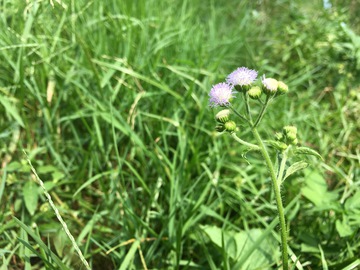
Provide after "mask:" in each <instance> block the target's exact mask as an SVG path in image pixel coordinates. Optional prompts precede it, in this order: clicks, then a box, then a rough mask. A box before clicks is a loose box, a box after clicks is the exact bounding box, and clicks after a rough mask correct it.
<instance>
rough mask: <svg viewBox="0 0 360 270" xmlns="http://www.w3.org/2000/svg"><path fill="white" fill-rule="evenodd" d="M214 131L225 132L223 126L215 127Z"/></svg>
mask: <svg viewBox="0 0 360 270" xmlns="http://www.w3.org/2000/svg"><path fill="white" fill-rule="evenodd" d="M215 130H216V131H217V132H223V131H225V126H224V125H223V124H220V125H217V126H216V127H215Z"/></svg>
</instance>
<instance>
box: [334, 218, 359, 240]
mask: <svg viewBox="0 0 360 270" xmlns="http://www.w3.org/2000/svg"><path fill="white" fill-rule="evenodd" d="M335 225H336V230H337V231H338V233H339V235H340V237H347V236H350V235H352V234H353V233H354V231H353V229H352V228H351V226H350V225H349V222H348V220H347V218H346V216H343V220H342V221H340V220H339V219H338V220H336V223H335Z"/></svg>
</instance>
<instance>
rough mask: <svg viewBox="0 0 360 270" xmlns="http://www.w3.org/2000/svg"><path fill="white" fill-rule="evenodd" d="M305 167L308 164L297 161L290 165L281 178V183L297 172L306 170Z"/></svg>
mask: <svg viewBox="0 0 360 270" xmlns="http://www.w3.org/2000/svg"><path fill="white" fill-rule="evenodd" d="M307 166H309V163H307V162H305V161H299V162H295V163H294V164H293V165H291V166H290V167H289V168H288V169H287V170H286V174H285V176H284V178H283V181H284V180H285V179H286V178H288V177H289V176H290V175H292V174H294V173H296V172H297V171H300V170H302V169H305V168H307Z"/></svg>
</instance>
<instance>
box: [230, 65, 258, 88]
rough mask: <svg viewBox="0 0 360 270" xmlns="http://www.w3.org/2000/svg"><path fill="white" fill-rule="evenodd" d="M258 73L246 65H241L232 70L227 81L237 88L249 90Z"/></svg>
mask: <svg viewBox="0 0 360 270" xmlns="http://www.w3.org/2000/svg"><path fill="white" fill-rule="evenodd" d="M257 75H258V73H257V71H255V70H252V69H248V68H246V67H240V68H237V69H236V70H234V71H233V72H231V73H230V74H229V75H228V76H227V78H226V82H227V83H228V84H230V85H233V86H234V87H235V89H236V90H239V91H241V90H245V91H246V90H248V89H249V86H250V85H251V84H252V83H253V82H254V81H255V80H256V77H257Z"/></svg>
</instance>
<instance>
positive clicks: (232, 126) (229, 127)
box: [224, 121, 236, 132]
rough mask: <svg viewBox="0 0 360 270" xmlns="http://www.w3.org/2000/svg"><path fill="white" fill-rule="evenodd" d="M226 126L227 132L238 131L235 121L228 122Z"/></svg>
mask: <svg viewBox="0 0 360 270" xmlns="http://www.w3.org/2000/svg"><path fill="white" fill-rule="evenodd" d="M224 126H225V130H226V131H229V132H233V131H235V130H236V123H235V122H234V121H227V122H226V123H225V124H224Z"/></svg>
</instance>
